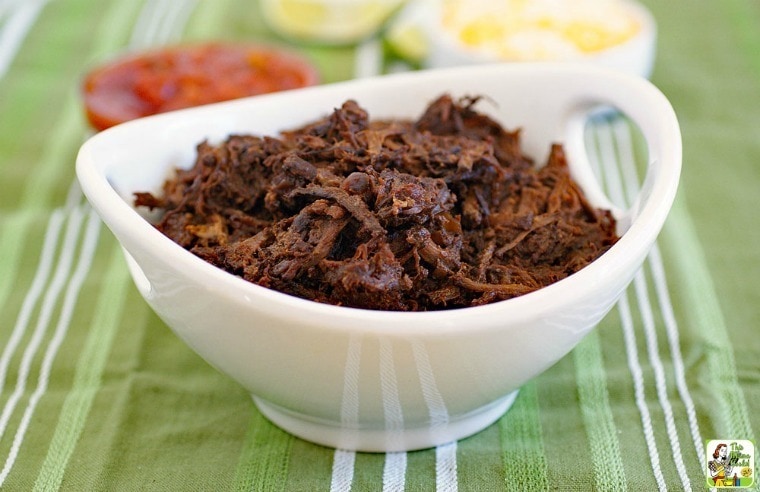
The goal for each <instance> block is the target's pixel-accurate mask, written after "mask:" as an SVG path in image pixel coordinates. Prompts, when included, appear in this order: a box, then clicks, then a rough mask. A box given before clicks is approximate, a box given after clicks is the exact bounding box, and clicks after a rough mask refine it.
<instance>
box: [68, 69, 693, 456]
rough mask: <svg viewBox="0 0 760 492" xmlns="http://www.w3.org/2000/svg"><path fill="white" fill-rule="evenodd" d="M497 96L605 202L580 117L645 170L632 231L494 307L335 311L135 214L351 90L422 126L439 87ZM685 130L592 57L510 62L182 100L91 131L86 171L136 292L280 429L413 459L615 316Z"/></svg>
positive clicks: (505, 401)
mask: <svg viewBox="0 0 760 492" xmlns="http://www.w3.org/2000/svg"><path fill="white" fill-rule="evenodd" d="M444 92H447V93H450V94H451V95H452V96H454V97H459V96H464V95H483V96H485V97H486V100H484V101H483V102H482V103H480V104H479V106H478V109H479V110H480V111H483V112H485V113H488V114H489V115H490V116H492V117H493V118H495V119H497V120H498V121H499V122H500V123H501V124H502V125H503V126H505V127H506V128H507V129H515V128H522V133H521V136H522V141H523V149H524V151H525V153H526V154H528V155H530V156H532V157H534V158H535V160H536V162H544V160H545V158H546V156H547V155H548V151H549V148H550V145H551V144H552V143H554V142H559V143H562V144H563V145H565V148H566V152H567V154H568V158H569V161H570V167H571V172H572V173H573V175H574V177H575V178H576V180H577V181H578V182H579V183H580V185H581V187H582V188H583V189H584V190H585V192H586V194H587V196H588V197H589V198H590V200H591V202H592V203H593V204H594V205H596V206H602V207H611V204H610V202H609V201H608V200H607V199H606V198H605V197H604V194H603V193H602V191H601V187H600V186H599V185H598V184H597V183H596V181H595V178H594V174H593V172H592V171H591V169H590V167H589V163H588V159H587V158H586V155H585V152H584V145H583V126H584V123H585V122H586V121H587V118H588V115H589V114H590V112H591V111H592V110H593V109H594V108H595V107H597V106H599V105H605V106H612V107H615V108H617V109H619V110H620V111H622V112H623V113H624V114H626V115H627V116H628V117H629V118H631V120H632V121H633V122H635V124H636V125H637V126H638V127H639V128H640V130H641V132H642V134H643V137H644V139H645V140H646V143H647V151H648V169H647V172H646V178H645V179H644V181H643V185H642V190H641V193H640V195H639V196H638V199H637V200H636V201H635V204H634V205H633V206H632V207H631V208H630V209H628V210H619V209H614V213H615V215H616V217H617V219H618V221H619V225H620V228H621V230H620V231H619V232H620V233H621V234H622V237H621V239H620V240H619V241H618V242H617V243H616V244H615V245H614V246H612V248H611V249H610V250H609V251H607V252H606V253H605V254H603V255H602V256H601V257H600V258H598V259H597V260H596V261H594V262H592V263H591V264H590V265H588V266H587V267H585V268H583V269H582V270H580V271H579V272H577V273H575V274H573V275H571V276H569V277H568V278H566V279H563V280H561V281H559V282H557V283H555V284H552V285H550V286H548V287H545V288H543V289H540V290H538V291H535V292H532V293H530V294H527V295H524V296H521V297H517V298H514V299H510V300H506V301H502V302H497V303H494V304H490V305H485V306H479V307H470V308H463V309H455V310H449V311H436V312H387V311H371V310H362V309H353V308H346V307H338V306H333V305H326V304H320V303H317V302H313V301H309V300H305V299H300V298H296V297H292V296H289V295H286V294H283V293H280V292H275V291H272V290H269V289H266V288H263V287H260V286H258V285H254V284H251V283H249V282H246V281H244V280H242V279H241V278H238V277H235V276H233V275H231V274H229V273H226V272H224V271H222V270H220V269H217V268H216V267H214V266H212V265H211V264H209V263H206V262H205V261H203V260H201V259H199V258H198V257H196V256H194V255H193V254H191V253H189V252H188V251H185V250H184V249H182V248H181V247H180V246H178V245H177V244H175V243H174V242H173V241H172V240H170V239H169V238H167V237H165V236H164V235H163V234H161V233H160V232H159V231H158V230H156V229H155V228H154V227H153V226H152V225H151V223H150V222H149V221H148V220H147V219H146V217H145V216H144V215H141V212H140V211H137V210H136V209H135V208H134V206H133V193H134V192H136V191H152V192H157V193H158V192H160V189H161V185H162V183H163V181H164V180H165V179H166V178H167V177H169V176H170V175H171V173H172V171H173V169H174V168H175V167H189V166H191V165H192V164H193V161H194V156H195V146H196V144H198V143H199V142H200V141H202V140H204V139H209V140H210V141H221V140H222V139H224V138H225V137H226V136H228V135H229V134H231V133H252V134H258V135H276V134H277V133H278V132H279V131H280V130H286V129H293V128H296V127H298V126H300V125H302V124H304V123H307V122H311V121H313V120H316V119H318V118H321V117H323V116H325V115H327V114H329V113H330V112H331V111H332V110H333V109H334V108H337V107H340V105H341V104H342V103H343V102H344V101H345V100H347V99H354V100H356V101H357V102H358V103H359V104H360V105H361V106H363V107H364V108H366V109H367V110H368V111H369V113H370V116H371V117H372V118H416V117H417V116H419V115H420V114H421V112H422V111H423V109H424V108H425V107H426V105H427V104H428V103H429V102H431V101H432V100H433V99H435V98H436V97H437V96H439V95H440V94H442V93H444ZM680 167H681V137H680V131H679V126H678V122H677V119H676V116H675V114H674V111H673V109H672V107H671V106H670V104H669V103H668V101H667V99H666V98H665V97H664V96H663V95H662V93H660V92H659V91H658V90H657V89H656V88H655V87H654V86H653V85H652V84H651V83H649V82H648V81H646V80H644V79H641V78H638V77H632V76H628V75H624V74H621V73H618V72H614V71H608V70H604V69H600V68H597V67H592V66H588V65H583V64H578V65H575V64H567V63H557V64H553V63H549V64H541V63H536V64H501V65H477V66H469V67H458V68H451V69H439V70H427V71H420V72H413V73H404V74H396V75H391V76H381V77H376V78H368V79H361V80H355V81H349V82H344V83H338V84H332V85H324V86H318V87H311V88H306V89H299V90H295V91H289V92H283V93H277V94H269V95H264V96H257V97H252V98H247V99H241V100H237V101H231V102H225V103H219V104H214V105H209V106H204V107H198V108H193V109H187V110H181V111H177V112H173V113H166V114H162V115H157V116H151V117H148V118H144V119H140V120H135V121H132V122H128V123H125V124H122V125H119V126H116V127H114V128H111V129H109V130H106V131H103V132H101V133H99V134H97V135H95V136H93V137H92V138H90V139H89V140H88V141H87V142H86V143H85V144H84V145H83V146H82V148H81V150H80V152H79V155H78V158H77V175H78V178H79V181H80V183H81V186H82V189H83V191H84V193H85V195H86V196H87V198H88V199H89V201H90V202H91V204H92V206H93V207H94V208H95V210H96V211H97V212H98V213H99V214H100V216H101V217H102V219H103V221H104V222H105V223H106V225H107V226H108V227H109V228H110V230H111V231H112V232H113V234H114V235H115V236H116V238H117V239H118V240H119V242H120V243H121V245H122V247H123V249H124V252H125V257H126V259H127V263H128V266H129V269H130V272H131V273H132V275H133V277H134V281H135V284H136V286H137V288H138V290H139V291H140V293H141V294H142V295H143V297H144V298H145V300H146V301H147V302H148V304H149V305H150V306H151V307H152V308H153V309H154V310H155V311H156V313H157V314H158V315H159V316H160V317H161V318H162V319H163V320H164V321H165V322H166V324H167V325H168V326H169V327H170V328H171V329H172V330H173V331H174V332H175V333H176V334H177V336H178V337H179V338H181V339H182V340H184V341H185V342H186V343H187V344H188V345H189V346H190V347H192V348H193V349H194V350H195V351H196V352H197V353H198V354H200V356H202V357H203V358H204V359H205V360H207V361H208V362H209V363H210V364H212V365H213V366H215V367H216V368H218V370H220V371H221V372H223V373H225V374H227V375H229V376H230V377H231V378H233V379H234V380H236V381H237V382H239V383H240V384H241V385H242V386H243V387H244V388H246V389H247V390H248V391H249V392H250V393H251V394H252V395H253V398H254V401H255V403H256V405H257V406H258V408H259V409H260V410H261V411H262V412H263V413H264V415H265V416H267V417H268V418H269V419H270V420H271V421H272V422H274V423H275V424H277V425H279V426H281V427H282V428H284V429H285V430H287V431H289V432H291V433H293V434H295V435H297V436H300V437H302V438H304V439H307V440H310V441H313V442H317V443H320V444H324V445H327V446H333V447H338V448H343V449H354V450H360V451H400V450H412V449H420V448H427V447H431V446H435V445H438V444H442V443H446V442H449V441H452V440H456V439H460V438H463V437H466V436H468V435H471V434H473V433H475V432H477V431H479V430H481V429H483V428H484V427H486V426H488V425H489V424H491V423H492V422H494V421H495V420H496V419H498V418H499V417H500V416H501V415H502V414H503V413H504V412H505V411H506V410H507V409H508V408H509V406H510V405H511V404H512V402H513V401H514V399H515V396H516V393H517V391H518V389H519V388H520V387H521V386H522V385H523V384H525V383H526V382H527V381H529V380H530V379H531V378H533V377H535V376H536V375H538V374H540V373H542V372H543V371H545V370H546V369H547V368H549V367H550V366H552V365H553V364H554V363H556V362H557V361H558V360H559V359H560V358H562V357H563V356H565V355H566V354H567V353H568V352H569V351H570V350H572V349H573V347H575V346H576V344H578V342H579V341H580V340H581V339H583V337H584V336H585V335H586V334H587V333H588V332H589V331H590V330H591V329H593V328H594V326H595V325H596V324H597V323H598V322H599V321H600V320H601V319H602V318H603V317H604V316H605V314H606V313H607V312H608V311H609V310H610V309H611V308H612V306H613V305H614V304H615V302H616V301H617V299H618V298H619V297H620V296H621V294H622V293H623V292H624V290H625V289H626V287H627V285H628V284H629V283H630V281H631V279H632V278H633V276H634V274H635V272H636V271H637V270H638V268H639V267H640V265H641V264H642V262H643V261H644V259H645V257H646V255H647V252H648V251H649V249H650V247H651V246H652V245H653V243H654V241H655V238H656V237H657V235H658V233H659V231H660V229H661V227H662V226H663V223H664V221H665V218H666V216H667V215H668V212H669V210H670V208H671V205H672V202H673V199H674V196H675V193H676V189H677V186H678V181H679V175H680Z"/></svg>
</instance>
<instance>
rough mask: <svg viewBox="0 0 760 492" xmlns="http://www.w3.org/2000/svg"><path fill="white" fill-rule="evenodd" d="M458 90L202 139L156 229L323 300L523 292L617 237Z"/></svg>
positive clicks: (567, 183) (366, 304) (160, 199)
mask: <svg viewBox="0 0 760 492" xmlns="http://www.w3.org/2000/svg"><path fill="white" fill-rule="evenodd" d="M477 101H478V98H463V99H461V100H458V101H456V100H454V99H452V97H451V96H449V95H447V94H445V95H443V96H441V97H440V98H438V99H437V100H436V101H434V102H433V103H431V104H430V105H429V106H428V108H427V109H426V111H425V112H424V114H422V116H420V117H419V119H417V120H416V121H406V120H392V121H371V120H370V118H369V115H368V114H367V112H366V111H365V110H364V109H363V108H361V107H360V106H359V105H358V104H357V103H356V102H355V101H350V100H349V101H347V102H345V103H344V104H343V105H342V107H341V108H339V109H336V110H335V111H334V112H333V113H332V114H331V115H329V116H328V117H325V118H323V119H321V120H319V121H315V122H313V123H311V124H309V125H306V126H304V127H302V128H299V129H297V130H292V131H287V132H283V133H282V134H281V135H280V136H279V137H278V138H273V137H258V136H252V135H232V136H229V137H228V138H227V139H226V141H224V142H222V143H221V144H219V145H211V144H209V143H208V142H202V143H201V144H199V145H198V147H197V160H196V162H195V165H194V167H192V168H191V169H189V170H178V171H177V173H176V176H175V177H173V178H172V179H170V180H168V181H167V182H166V183H165V184H164V187H163V194H162V195H161V196H154V195H153V194H150V193H136V194H135V196H136V200H135V202H136V204H137V205H139V206H146V207H149V208H151V209H154V208H157V209H160V210H162V211H163V215H162V218H161V220H160V221H159V222H158V223H157V224H156V227H157V228H158V229H159V230H160V231H161V232H163V233H164V234H165V235H167V236H168V237H170V238H171V239H173V240H174V241H176V242H177V243H178V244H180V245H181V246H182V247H184V248H186V249H188V250H189V251H191V252H193V253H194V254H196V255H197V256H199V257H200V258H203V259H204V260H206V261H208V262H210V263H212V264H214V265H216V266H218V267H219V268H222V269H224V270H226V271H228V272H230V273H232V274H234V275H238V276H240V277H242V278H244V279H246V280H249V281H251V282H254V283H257V284H259V285H262V286H265V287H269V288H272V289H276V290H279V291H282V292H285V293H288V294H291V295H295V296H299V297H303V298H307V299H312V300H314V301H318V302H324V303H330V304H336V305H341V306H352V307H358V308H366V309H381V310H419V311H425V310H436V309H451V308H460V307H466V306H474V305H480V304H486V303H490V302H494V301H499V300H504V299H509V298H511V297H515V296H519V295H522V294H525V293H528V292H531V291H534V290H536V289H540V288H541V287H544V286H546V285H549V284H551V283H553V282H556V281H558V280H560V279H562V278H565V277H567V276H568V275H571V274H572V273H574V272H576V271H578V270H579V269H581V268H583V267H584V266H585V265H587V264H588V263H590V262H592V261H593V260H595V259H596V258H598V257H599V256H600V255H601V254H602V253H604V252H605V251H606V250H607V249H609V247H610V246H611V245H612V244H614V243H615V241H616V240H617V239H618V238H617V235H616V233H615V221H614V219H613V217H612V215H611V214H610V213H609V212H608V211H606V210H599V209H596V208H594V207H593V206H591V205H590V204H589V203H588V201H587V200H586V198H585V197H584V195H583V193H582V191H581V190H580V189H579V187H578V186H577V184H576V183H575V182H574V181H573V180H572V178H571V177H570V174H569V171H568V167H567V162H566V159H565V155H564V152H563V149H562V147H561V146H560V145H556V144H555V145H553V146H552V148H551V155H550V157H549V159H548V162H546V163H545V165H543V166H540V167H536V166H535V165H534V163H533V162H532V161H531V160H530V159H529V158H527V157H526V156H524V155H523V154H522V153H521V149H520V138H519V137H520V135H519V131H513V132H510V131H507V130H505V129H504V128H502V127H501V126H500V125H499V124H498V123H497V122H495V121H493V120H492V119H490V118H489V117H487V116H485V115H483V114H481V113H479V112H477V111H476V110H475V109H474V105H475V104H476V103H477Z"/></svg>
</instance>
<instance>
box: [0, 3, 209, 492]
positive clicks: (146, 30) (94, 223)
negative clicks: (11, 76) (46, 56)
mask: <svg viewBox="0 0 760 492" xmlns="http://www.w3.org/2000/svg"><path fill="white" fill-rule="evenodd" d="M19 3H20V2H19ZM45 3H46V1H45V2H42V1H40V2H35V4H28V5H27V4H25V5H27V6H26V9H27V10H24V11H22V14H23V15H22V16H21V20H16V21H14V22H16V23H18V24H19V25H23V27H24V29H23V32H22V30H21V29H20V28H19V27H16V28H15V30H14V31H13V32H14V33H17V34H15V37H14V38H12V41H15V40H17V43H16V44H13V43H11V44H10V45H6V44H3V45H0V50H2V49H3V47H5V46H13V47H14V48H15V49H16V50H17V49H18V46H19V44H18V43H20V42H21V40H22V38H23V35H25V34H26V32H27V31H28V29H29V28H30V27H31V25H32V23H33V20H34V19H35V18H36V13H38V12H39V9H41V8H42V6H44V4H45ZM195 4H196V0H186V1H183V2H182V3H179V2H172V1H163V2H161V3H159V4H151V5H148V6H146V7H144V8H143V10H142V12H141V18H142V19H157V22H159V24H158V27H154V26H153V24H152V21H151V22H150V23H148V24H147V25H146V24H145V21H144V22H143V23H139V22H138V25H136V27H135V30H134V35H133V41H134V46H133V47H137V46H136V45H138V44H141V43H143V42H144V43H157V42H162V41H166V40H167V39H168V38H169V37H171V36H172V35H177V34H178V33H179V32H180V29H181V27H182V26H178V23H179V22H182V23H183V25H184V22H186V21H187V19H188V17H189V15H190V13H191V11H192V8H193V7H194V6H195ZM31 6H38V7H39V9H38V10H36V11H35V12H36V13H35V16H34V18H32V17H30V14H29V13H28V12H29V9H30V7H31ZM157 7H164V9H163V10H162V11H159V12H158V15H157V12H156V11H155V10H154V9H155V8H157ZM19 15H20V14H19ZM162 18H163V20H162ZM22 21H23V22H22ZM15 25H16V24H14V26H15ZM6 32H7V30H4V31H3V34H4V35H5V34H6ZM18 33H21V35H19V34H18ZM8 39H10V38H8ZM0 42H7V41H6V37H3V38H2V40H0ZM0 53H5V52H4V51H0ZM5 56H8V55H5ZM10 59H12V56H10ZM1 60H2V59H0V61H1ZM0 68H3V67H2V65H0ZM5 68H7V67H5ZM2 73H3V72H2V71H0V76H2ZM82 199H83V196H82V193H81V190H80V189H79V186H78V183H77V181H76V179H75V180H74V181H73V183H72V185H71V188H70V189H69V194H68V197H67V200H66V204H65V206H64V207H62V208H59V209H56V210H54V211H53V213H52V214H51V217H50V219H49V222H48V228H47V232H46V236H45V240H44V243H43V249H42V253H41V258H40V260H39V264H38V268H37V273H36V274H35V279H34V280H33V282H32V285H31V287H30V289H29V291H28V293H27V295H26V297H25V300H24V304H23V305H22V310H21V312H20V314H19V318H18V320H17V323H16V328H14V332H13V334H12V335H11V339H10V340H9V344H8V346H6V348H5V349H4V351H3V354H2V356H0V374H1V375H2V378H1V379H0V386H2V384H3V383H2V381H4V379H5V375H6V373H7V369H8V363H9V361H10V359H11V357H12V356H13V352H15V350H16V348H17V346H18V344H19V342H20V340H21V339H22V338H23V336H24V334H25V332H26V330H27V328H28V324H29V321H30V319H31V315H32V311H33V310H34V308H35V305H36V304H37V303H38V301H39V297H40V295H41V294H42V290H43V288H44V287H45V284H47V282H48V277H49V273H50V268H51V266H52V264H53V259H54V255H55V254H56V252H57V253H58V258H57V261H58V263H57V268H56V271H55V275H54V277H53V279H52V281H51V282H50V284H49V285H48V286H47V290H46V294H45V297H44V299H43V301H42V304H41V306H40V308H39V309H40V311H39V317H38V319H37V325H36V327H35V331H34V332H33V334H32V336H31V338H30V339H29V341H28V345H27V346H26V349H25V350H24V354H23V357H22V360H21V366H20V368H19V372H18V377H17V382H16V387H15V389H14V392H13V393H12V394H11V395H10V397H9V398H8V400H7V401H6V404H5V406H4V408H3V411H2V413H1V414H0V437H2V436H3V435H4V434H5V432H6V430H7V427H8V422H9V420H10V418H11V416H12V414H13V412H14V410H15V407H16V405H18V402H19V400H20V399H21V397H22V395H23V393H24V391H25V389H26V386H27V384H28V381H27V379H28V377H29V373H30V370H31V365H32V362H33V359H34V356H35V355H36V353H37V351H38V349H39V348H40V345H41V344H42V343H43V338H44V336H45V333H46V332H47V329H48V325H49V323H50V321H51V317H52V314H53V310H54V308H55V306H56V305H57V304H58V302H59V296H60V294H61V293H62V291H63V287H64V284H68V288H67V289H66V292H65V296H64V300H63V306H62V308H61V311H60V314H59V321H58V323H57V325H56V329H55V331H54V334H53V337H52V339H51V341H50V342H49V344H48V346H47V349H46V352H45V354H44V357H43V360H42V366H41V369H40V375H39V377H38V382H37V387H36V389H35V391H34V393H33V394H32V395H31V397H30V399H29V402H28V404H27V407H26V409H25V411H24V413H23V415H22V417H21V421H20V424H19V427H18V428H17V430H16V434H15V436H14V440H13V442H12V445H11V449H10V452H9V455H8V457H7V458H6V461H5V464H4V466H3V469H2V471H0V486H2V483H3V482H4V481H5V480H6V478H7V477H8V474H9V473H10V472H11V470H12V468H13V465H14V463H15V461H16V458H17V456H18V453H19V451H20V449H21V446H22V444H23V440H24V437H25V435H26V432H27V430H28V429H29V426H30V423H31V419H32V416H33V414H34V411H35V409H36V406H37V404H38V402H39V400H40V399H41V398H42V396H43V394H44V393H45V391H46V390H47V385H48V380H49V375H50V371H51V369H52V364H53V362H54V359H55V356H56V354H57V352H58V349H59V347H60V345H61V344H62V343H63V340H64V338H65V336H66V333H67V332H68V327H69V323H70V321H71V316H72V315H73V311H74V309H75V306H76V302H77V299H78V293H79V290H80V288H81V285H82V283H83V282H84V279H85V278H86V276H87V274H88V273H89V270H90V267H91V265H92V258H93V255H94V254H95V248H96V245H97V239H98V236H99V230H100V224H101V223H100V220H99V219H98V218H97V216H96V215H95V213H94V212H93V211H92V209H91V208H90V207H89V205H87V204H86V203H85V204H81V205H78V204H79V203H81V202H82ZM85 213H89V220H88V225H87V228H86V233H85V238H84V240H83V241H82V243H81V244H79V236H80V231H81V226H82V221H83V217H84V214H85ZM64 220H68V223H67V229H66V235H65V237H64V240H63V244H62V245H61V246H60V251H57V250H58V247H59V245H58V240H59V239H58V236H59V232H60V228H61V227H62V222H63V221H64ZM77 247H79V248H80V249H81V250H80V253H79V260H78V263H77V266H76V270H75V271H74V272H73V276H71V275H70V274H71V266H72V261H73V257H74V256H75V254H76V252H77Z"/></svg>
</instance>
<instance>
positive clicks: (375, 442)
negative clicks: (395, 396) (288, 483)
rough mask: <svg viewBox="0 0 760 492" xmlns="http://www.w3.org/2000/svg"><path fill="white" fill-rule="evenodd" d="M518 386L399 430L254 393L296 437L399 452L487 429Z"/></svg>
mask: <svg viewBox="0 0 760 492" xmlns="http://www.w3.org/2000/svg"><path fill="white" fill-rule="evenodd" d="M518 391H519V390H516V391H513V392H512V393H510V394H508V395H507V396H505V397H503V398H500V399H498V400H496V401H493V402H491V403H489V404H487V405H484V406H482V407H480V408H477V409H475V410H473V411H471V412H469V413H466V414H464V415H458V416H451V417H450V418H449V420H448V421H447V422H445V423H441V424H435V425H432V426H431V425H426V426H420V427H407V428H401V429H398V430H395V429H394V430H386V429H378V428H371V429H362V428H358V429H356V428H355V429H346V428H344V427H341V425H340V422H335V421H328V420H324V419H318V418H315V417H312V416H309V415H306V414H302V413H298V412H294V411H292V410H289V409H286V408H283V407H281V406H279V405H275V404H273V403H271V402H269V401H267V400H264V399H262V398H259V397H257V396H255V395H254V396H253V401H254V403H255V404H256V406H257V407H258V409H259V411H260V412H261V413H262V414H263V415H264V416H265V417H266V418H267V419H268V420H270V421H271V422H272V423H273V424H275V425H277V426H278V427H280V428H282V429H283V430H285V431H286V432H289V433H291V434H293V435H295V436H296V437H300V438H301V439H305V440H307V441H311V442H313V443H316V444H320V445H323V446H328V447H331V448H338V449H345V450H350V451H360V452H372V453H378V452H397V451H414V450H418V449H426V448H432V447H435V446H438V445H441V444H446V443H449V442H452V441H456V440H459V439H463V438H465V437H468V436H471V435H473V434H475V433H477V432H480V431H481V430H483V429H485V428H486V427H488V426H489V425H491V424H492V423H494V422H495V421H496V420H498V419H499V417H501V416H502V415H503V414H504V413H505V412H506V411H507V410H509V408H510V407H511V406H512V404H513V403H514V402H515V398H517V393H518Z"/></svg>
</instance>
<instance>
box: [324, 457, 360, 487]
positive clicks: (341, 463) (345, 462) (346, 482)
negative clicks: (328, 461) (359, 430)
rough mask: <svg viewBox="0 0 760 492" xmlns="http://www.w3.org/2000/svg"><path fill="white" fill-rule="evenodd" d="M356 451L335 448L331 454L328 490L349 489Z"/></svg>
mask: <svg viewBox="0 0 760 492" xmlns="http://www.w3.org/2000/svg"><path fill="white" fill-rule="evenodd" d="M355 461H356V453H355V452H354V451H346V450H343V449H336V450H335V453H334V454H333V466H332V480H331V481H330V492H348V491H349V490H351V484H352V483H353V481H354V462H355Z"/></svg>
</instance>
